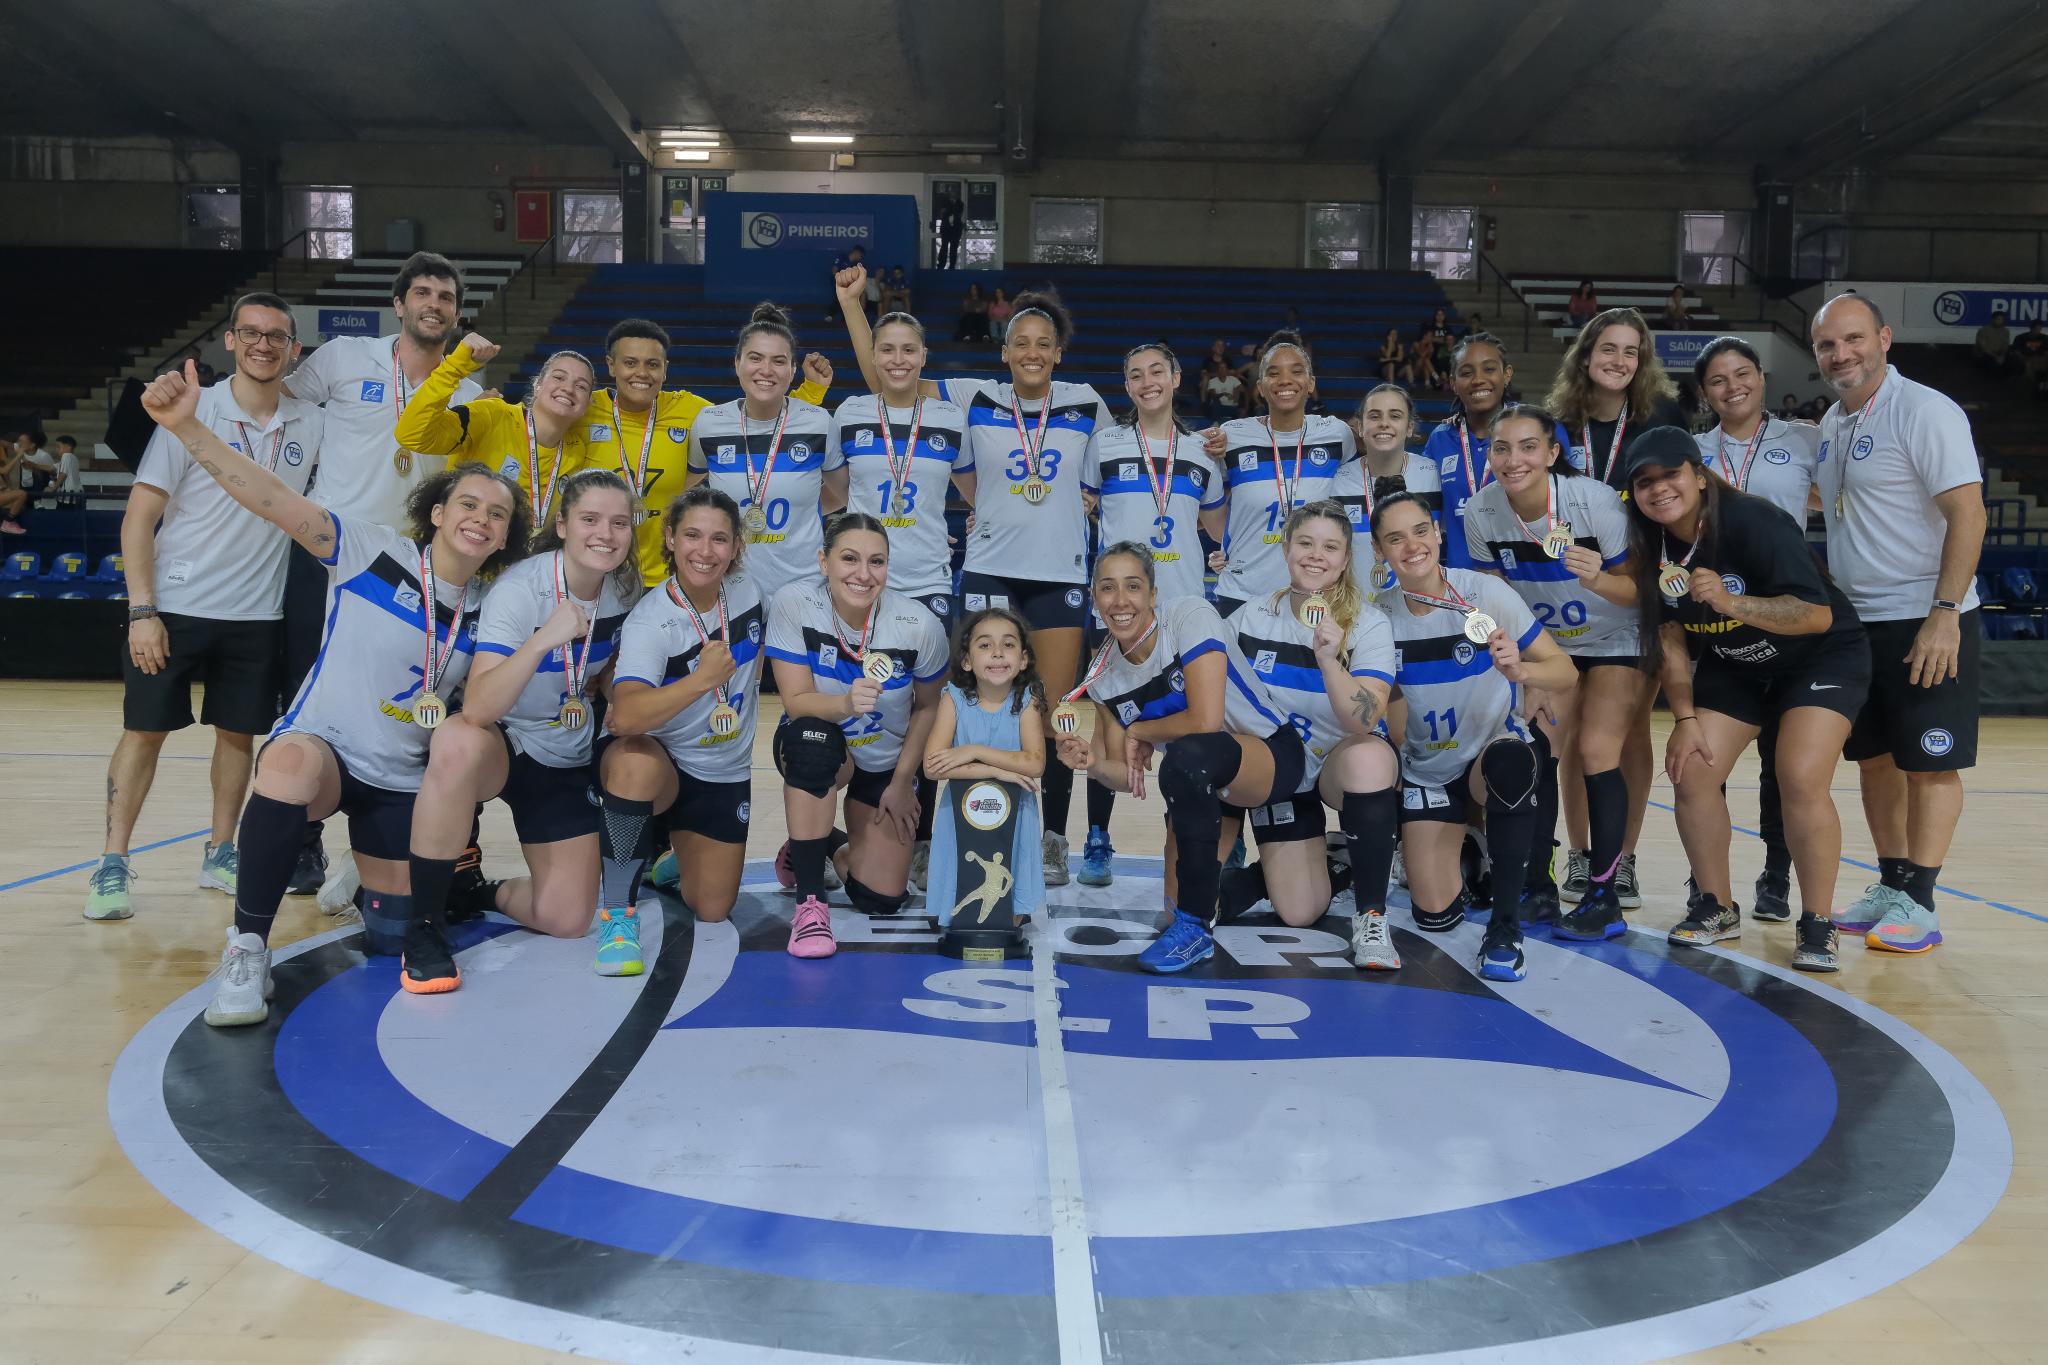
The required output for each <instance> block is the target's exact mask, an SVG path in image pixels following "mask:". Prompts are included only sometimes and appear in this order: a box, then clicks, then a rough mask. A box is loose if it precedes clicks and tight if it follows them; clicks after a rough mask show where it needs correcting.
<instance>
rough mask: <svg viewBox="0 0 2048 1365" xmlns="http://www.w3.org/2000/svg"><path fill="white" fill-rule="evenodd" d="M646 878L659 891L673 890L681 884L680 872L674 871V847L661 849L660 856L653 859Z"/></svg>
mask: <svg viewBox="0 0 2048 1365" xmlns="http://www.w3.org/2000/svg"><path fill="white" fill-rule="evenodd" d="M647 880H648V881H650V882H652V883H653V884H654V886H655V888H656V889H657V890H661V891H673V890H675V889H676V887H677V886H678V885H680V884H681V882H682V874H681V873H679V872H677V871H676V851H675V850H674V849H672V848H666V849H663V850H662V851H661V856H660V857H659V858H656V859H655V860H654V866H653V867H652V868H651V869H649V871H648V873H647Z"/></svg>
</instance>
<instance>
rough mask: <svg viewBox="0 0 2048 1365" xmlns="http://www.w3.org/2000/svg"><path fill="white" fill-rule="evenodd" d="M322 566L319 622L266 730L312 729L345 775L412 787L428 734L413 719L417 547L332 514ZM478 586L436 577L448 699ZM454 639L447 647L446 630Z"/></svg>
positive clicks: (474, 615) (389, 787) (423, 646)
mask: <svg viewBox="0 0 2048 1365" xmlns="http://www.w3.org/2000/svg"><path fill="white" fill-rule="evenodd" d="M329 516H330V517H333V521H334V551H333V553H332V554H330V555H328V556H327V557H325V558H323V559H321V560H320V563H322V564H324V565H326V566H327V571H328V586H327V626H326V629H325V630H324V631H323V632H322V634H321V637H320V652H319V654H318V655H316V656H315V657H314V659H313V667H312V670H311V671H310V672H308V673H307V674H306V681H305V682H304V683H303V684H301V685H300V687H299V695H298V696H297V697H295V698H293V699H292V704H291V708H290V709H289V710H287V711H286V712H285V713H284V716H283V718H282V719H280V720H279V721H278V722H277V724H276V726H275V727H273V728H272V730H271V732H270V738H272V739H276V738H277V737H278V736H280V735H289V734H302V735H317V736H319V737H320V738H321V739H324V740H326V741H327V742H328V743H329V744H330V745H332V746H333V747H334V752H335V753H337V754H339V755H341V759H342V761H343V762H344V763H346V764H348V770H349V772H351V773H353V774H354V775H355V776H356V777H357V778H358V779H359V780H361V781H363V782H365V783H368V784H369V785H370V786H372V787H381V788H383V789H384V790H386V791H396V792H416V791H418V790H419V789H420V778H421V776H423V775H424V774H425V772H426V770H427V739H428V732H427V731H425V730H422V729H421V728H420V727H419V726H417V725H415V724H413V718H412V702H413V699H414V698H415V697H417V696H418V695H419V692H420V689H421V687H422V686H423V685H424V680H425V676H426V662H427V608H426V605H425V603H423V602H422V601H421V600H420V547H419V545H418V544H417V543H415V542H413V541H411V540H408V539H406V538H405V537H404V536H402V535H400V534H399V533H398V532H396V531H394V530H392V529H391V528H390V527H388V526H379V525H377V524H376V523H375V522H368V521H357V520H356V519H355V518H354V517H343V516H334V514H333V513H329ZM482 612H483V589H482V585H480V584H479V583H478V582H477V581H476V580H475V579H471V580H470V581H469V582H468V583H466V584H464V585H463V586H462V587H460V588H457V587H454V586H451V585H450V584H449V583H447V582H446V581H445V580H442V579H440V578H438V577H437V578H436V580H435V584H434V606H433V616H434V653H435V656H436V658H439V656H440V655H441V652H442V651H443V650H444V649H445V650H447V663H446V665H445V666H444V667H443V668H442V672H441V676H440V678H439V679H438V680H437V681H436V682H435V685H434V689H435V691H436V693H438V694H439V696H440V698H441V700H442V701H444V702H447V703H449V704H450V705H451V706H452V705H453V704H454V697H455V692H456V689H457V688H459V687H461V686H462V682H463V679H465V678H467V677H468V676H469V663H470V658H471V656H472V655H473V654H474V653H475V652H476V640H477V628H478V618H479V617H480V616H481V615H482ZM451 628H453V630H454V632H455V636H454V639H455V643H454V645H453V647H452V648H451V647H450V646H449V644H448V639H449V631H450V629H451Z"/></svg>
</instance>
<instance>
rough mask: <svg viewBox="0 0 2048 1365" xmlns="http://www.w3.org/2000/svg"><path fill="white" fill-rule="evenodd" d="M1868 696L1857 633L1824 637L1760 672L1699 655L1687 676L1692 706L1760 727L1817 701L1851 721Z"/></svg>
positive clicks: (1866, 664)
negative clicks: (1804, 653) (1788, 661)
mask: <svg viewBox="0 0 2048 1365" xmlns="http://www.w3.org/2000/svg"><path fill="white" fill-rule="evenodd" d="M1869 695H1870V647H1869V646H1868V645H1867V644H1865V643H1864V640H1863V636H1862V635H1860V634H1846V635H1837V636H1832V637H1827V638H1826V639H1825V641H1824V643H1822V644H1821V646H1820V647H1819V648H1817V649H1815V650H1813V651H1812V652H1811V653H1810V654H1809V655H1808V657H1807V658H1805V659H1803V660H1801V661H1800V662H1798V663H1796V664H1793V665H1791V666H1790V667H1787V668H1780V669H1774V670H1770V671H1765V670H1762V669H1752V668H1743V667H1740V666H1738V665H1736V664H1731V663H1727V662H1724V661H1723V660H1721V659H1718V658H1716V657H1715V656H1714V655H1712V654H1704V655H1701V656H1700V661H1699V667H1698V668H1697V669H1695V670H1694V671H1693V675H1692V704H1693V707H1694V709H1695V710H1707V711H1718V712H1719V713H1720V714H1722V715H1724V716H1728V717H1730V718H1732V719H1734V720H1739V721H1741V722H1742V723H1743V724H1744V725H1754V726H1756V727H1757V728H1758V729H1762V728H1763V725H1764V722H1765V721H1768V720H1771V719H1773V718H1775V717H1779V716H1782V715H1784V714H1785V713H1786V712H1787V711H1790V710H1791V709H1792V708H1793V707H1795V706H1818V707H1820V708H1822V709H1823V710H1827V711H1836V712H1839V713H1841V714H1842V715H1844V716H1846V717H1848V718H1849V719H1850V720H1852V721H1853V720H1855V719H1856V716H1857V713H1858V712H1860V711H1862V710H1864V709H1865V706H1866V703H1865V700H1864V699H1865V698H1866V697H1868V696H1869Z"/></svg>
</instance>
